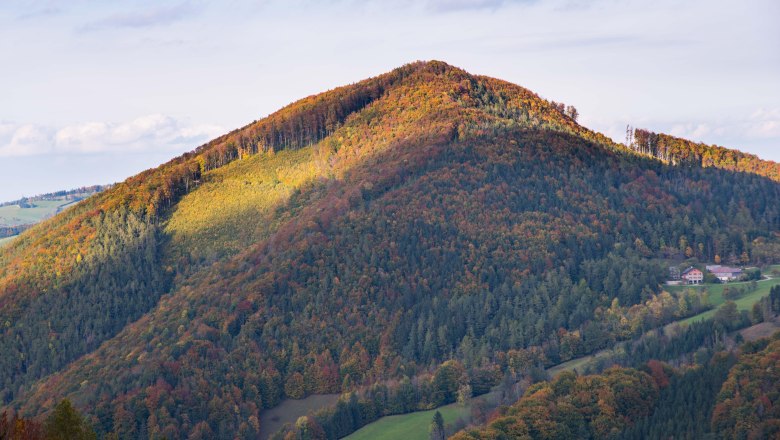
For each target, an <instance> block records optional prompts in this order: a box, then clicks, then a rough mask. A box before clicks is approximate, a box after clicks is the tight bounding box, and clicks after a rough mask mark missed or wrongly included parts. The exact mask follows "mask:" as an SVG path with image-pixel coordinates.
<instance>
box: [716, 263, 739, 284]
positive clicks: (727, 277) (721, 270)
mask: <svg viewBox="0 0 780 440" xmlns="http://www.w3.org/2000/svg"><path fill="white" fill-rule="evenodd" d="M707 270H709V271H710V273H712V274H713V275H715V277H717V278H718V279H719V280H721V281H722V282H724V283H727V282H729V281H734V280H736V279H738V278H739V277H741V276H742V269H737V268H735V267H728V266H707Z"/></svg>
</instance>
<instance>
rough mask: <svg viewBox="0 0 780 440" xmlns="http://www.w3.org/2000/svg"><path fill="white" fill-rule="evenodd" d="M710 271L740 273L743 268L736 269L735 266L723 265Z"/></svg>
mask: <svg viewBox="0 0 780 440" xmlns="http://www.w3.org/2000/svg"><path fill="white" fill-rule="evenodd" d="M710 272H712V273H723V274H726V273H740V272H742V269H736V268H733V267H726V266H721V267H713V268H712V270H711V271H710Z"/></svg>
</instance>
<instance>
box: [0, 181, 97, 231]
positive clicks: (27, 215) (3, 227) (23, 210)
mask: <svg viewBox="0 0 780 440" xmlns="http://www.w3.org/2000/svg"><path fill="white" fill-rule="evenodd" d="M110 187H111V186H110V185H93V186H88V187H82V188H77V189H72V190H67V191H57V192H53V193H48V194H41V195H37V196H34V197H23V198H21V199H19V200H13V201H10V202H2V203H0V239H2V238H6V237H11V236H14V235H18V234H20V233H22V232H23V231H25V230H27V229H29V228H30V227H32V226H33V225H34V224H36V223H39V222H41V221H43V220H45V219H47V218H49V217H53V216H54V215H56V214H58V213H59V212H61V211H62V210H63V209H65V208H67V207H68V206H71V205H73V204H75V203H77V202H78V201H80V200H83V199H85V198H87V197H89V196H91V195H93V194H96V193H98V192H101V191H104V190H106V189H108V188H110Z"/></svg>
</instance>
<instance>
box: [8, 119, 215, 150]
mask: <svg viewBox="0 0 780 440" xmlns="http://www.w3.org/2000/svg"><path fill="white" fill-rule="evenodd" d="M224 131H225V129H224V128H223V127H220V126H217V125H203V124H201V125H195V124H187V123H186V122H182V121H179V120H177V119H175V118H173V117H171V116H166V115H162V114H152V115H146V116H141V117H138V118H135V119H133V120H131V121H127V122H121V123H111V122H84V123H78V124H73V125H67V126H64V127H60V128H54V127H49V126H42V125H35V124H29V123H28V124H13V123H8V122H6V123H0V158H2V157H18V156H35V155H49V154H95V153H143V152H148V151H157V152H160V151H169V152H171V153H181V152H183V151H188V150H192V149H194V148H195V147H197V146H199V145H201V144H203V143H206V142H207V141H209V140H211V139H213V138H215V137H217V136H219V135H221V134H223V133H224Z"/></svg>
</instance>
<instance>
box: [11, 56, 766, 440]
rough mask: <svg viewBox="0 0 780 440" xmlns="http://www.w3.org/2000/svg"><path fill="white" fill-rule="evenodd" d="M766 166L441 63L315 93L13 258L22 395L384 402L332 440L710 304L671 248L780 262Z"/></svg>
mask: <svg viewBox="0 0 780 440" xmlns="http://www.w3.org/2000/svg"><path fill="white" fill-rule="evenodd" d="M679 148H692V147H691V146H690V145H687V144H684V143H680V146H679ZM676 154H682V153H676ZM750 160H752V161H754V162H755V163H756V164H757V167H742V166H738V167H736V168H733V167H730V166H728V163H727V161H715V162H713V163H712V165H713V166H709V163H705V162H703V161H698V162H697V161H686V162H685V163H684V164H683V163H681V161H679V160H676V159H675V160H659V158H658V157H657V155H656V154H654V153H653V154H651V153H647V152H645V151H637V149H636V148H631V147H627V146H624V145H622V144H617V143H615V142H613V141H611V140H610V139H608V138H607V137H605V136H603V135H602V134H599V133H596V132H593V131H591V130H589V129H587V128H585V127H583V126H581V125H579V124H578V123H577V121H576V111H574V110H573V109H571V108H569V107H565V106H563V105H561V104H558V103H553V102H550V101H547V100H545V99H543V98H541V97H539V96H538V95H536V94H535V93H533V92H531V91H529V90H527V89H525V88H522V87H520V86H517V85H514V84H511V83H508V82H505V81H501V80H498V79H494V78H489V77H484V76H478V75H472V74H470V73H468V72H465V71H463V70H461V69H458V68H456V67H453V66H450V65H447V64H445V63H442V62H437V61H432V62H417V63H412V64H409V65H405V66H402V67H400V68H398V69H395V70H393V71H391V72H389V73H386V74H383V75H380V76H377V77H374V78H370V79H367V80H365V81H361V82H359V83H356V84H352V85H348V86H345V87H340V88H337V89H334V90H331V91H328V92H325V93H322V94H319V95H314V96H310V97H307V98H304V99H302V100H300V101H298V102H295V103H293V104H290V105H289V106H287V107H285V108H283V109H281V110H279V111H278V112H276V113H273V114H271V115H270V116H268V117H266V118H264V119H261V120H259V121H255V122H253V123H251V124H249V125H247V126H245V127H243V128H240V129H237V130H234V131H233V132H231V133H228V134H226V135H224V136H221V137H219V138H217V139H215V140H213V141H212V142H209V143H208V144H206V145H203V146H201V147H199V148H197V149H196V150H194V151H192V152H190V153H187V154H184V155H182V156H180V157H177V158H175V159H173V160H171V161H170V162H168V163H166V164H163V165H161V166H159V167H157V168H155V169H151V170H147V171H145V172H143V173H141V174H139V175H137V176H134V177H131V178H129V179H127V180H126V181H125V182H122V183H119V184H117V185H114V186H113V187H111V188H110V189H107V190H106V191H103V192H101V193H99V194H97V195H95V196H94V197H90V198H88V199H86V200H83V201H81V202H80V203H77V204H76V205H74V206H73V207H72V208H70V209H67V210H65V211H64V212H61V213H60V214H58V215H56V216H54V217H53V218H51V219H48V220H46V221H43V222H42V223H40V224H38V225H36V226H34V227H32V228H31V229H30V230H28V231H26V232H24V233H23V234H21V235H20V237H19V238H17V239H14V240H13V241H12V242H11V243H9V244H8V245H6V246H4V247H3V248H2V249H0V324H2V325H3V326H2V327H0V329H2V330H0V331H2V337H0V406H3V405H4V406H6V407H8V408H14V409H16V410H19V411H20V412H21V414H23V415H27V416H29V417H40V416H42V415H44V414H46V413H47V412H48V411H50V410H51V409H52V408H53V407H54V405H55V404H56V403H57V402H58V401H59V400H60V399H62V398H64V397H67V398H69V399H70V400H71V401H72V402H73V403H74V404H75V405H76V406H77V407H79V408H80V409H82V410H83V411H84V412H85V413H86V415H87V417H88V419H89V420H90V421H91V423H92V424H93V425H94V426H95V428H96V430H97V431H98V433H99V434H100V435H108V434H110V433H112V434H115V435H116V436H118V437H119V438H138V437H140V438H149V437H155V438H157V437H163V436H164V437H167V438H171V439H173V438H255V437H257V435H258V432H259V424H260V414H261V413H262V412H263V411H265V410H267V409H268V408H272V407H275V406H276V405H278V404H279V403H280V401H281V400H283V399H285V398H291V399H299V398H302V397H304V396H307V395H310V394H315V393H316V394H326V393H340V392H352V391H356V390H360V391H361V393H370V395H371V398H370V399H368V398H365V396H366V395H367V394H360V396H362V397H359V396H358V395H353V397H351V398H348V399H347V401H345V402H342V403H341V404H340V406H338V407H337V408H335V409H333V410H332V413H330V416H328V417H325V416H323V417H321V418H320V419H317V420H315V419H313V418H311V419H306V418H304V419H303V420H300V422H301V426H299V427H298V428H296V429H298V430H299V431H306V432H316V433H320V432H322V433H323V436H325V437H327V438H336V437H339V436H343V435H346V434H348V433H349V432H351V430H353V429H354V428H355V427H356V426H357V425H361V424H365V423H367V422H368V421H371V420H373V419H375V418H376V417H378V416H380V415H384V414H390V413H393V412H408V411H412V410H417V409H430V408H433V407H436V406H438V405H442V404H446V403H451V402H454V401H455V400H456V399H457V398H458V395H459V394H463V393H467V394H468V393H471V392H485V391H486V390H488V389H490V387H491V386H494V385H496V384H498V383H499V382H501V381H502V378H504V377H508V376H511V375H514V374H523V375H526V374H527V375H529V377H532V373H533V372H534V371H541V370H542V369H543V368H545V367H548V366H550V365H553V364H557V363H559V362H563V361H567V360H570V359H573V358H575V357H577V356H582V355H584V354H587V353H592V352H594V351H596V350H599V349H602V348H605V347H610V346H612V345H613V344H615V343H616V342H618V341H625V340H629V339H631V338H635V337H638V336H639V335H641V334H643V332H645V331H647V330H650V329H653V328H656V327H659V326H661V325H663V324H665V323H667V322H669V321H670V320H672V319H678V318H680V317H684V316H689V315H690V314H692V313H695V312H697V311H700V310H701V309H702V308H704V307H707V306H708V305H707V303H706V298H704V297H702V296H701V295H698V294H696V293H680V294H677V293H675V294H671V293H665V292H662V291H661V287H660V285H661V283H662V282H663V280H664V279H665V277H666V274H667V271H668V269H667V267H666V265H665V263H664V261H663V260H662V258H667V257H669V258H679V259H682V258H696V259H700V260H702V261H712V260H714V259H716V257H717V258H718V259H721V260H722V261H723V262H724V264H726V263H729V264H730V262H731V261H747V262H749V263H750V264H756V265H763V264H767V263H772V262H776V261H777V259H778V257H779V256H778V255H777V254H776V252H775V251H774V250H775V249H777V246H778V242H779V241H780V236H778V233H780V203H778V202H780V184H779V183H778V181H777V180H773V179H775V176H776V175H777V173H776V170H777V168H778V164H775V163H772V162H766V161H760V160H759V159H757V158H752V159H750ZM621 374H622V373H621ZM626 374H628V375H629V376H631V377H633V376H632V375H633V373H626ZM621 377H622V376H621ZM629 379H630V378H629ZM588 380H590V379H588ZM594 380H595V379H594ZM621 380H622V379H621ZM631 380H633V379H631ZM636 380H637V381H639V382H642V381H644V376H641V377H639V378H638V379H636ZM629 382H630V381H629ZM642 383H644V382H642ZM592 388H593V389H604V390H607V388H605V387H602V386H601V385H599V384H594V386H593V387H592ZM608 388H609V393H610V395H612V394H615V393H617V395H620V393H619V391H620V389H621V387H619V386H618V387H608ZM464 390H465V391H464ZM469 390H471V391H469ZM350 399H351V400H350ZM607 409H609V408H607ZM643 414H644V412H643ZM608 428H609V427H608ZM621 428H622V426H621ZM307 430H308V431H307ZM599 432H601V431H599ZM318 435H319V434H318ZM316 438H322V437H321V436H320V437H316Z"/></svg>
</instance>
